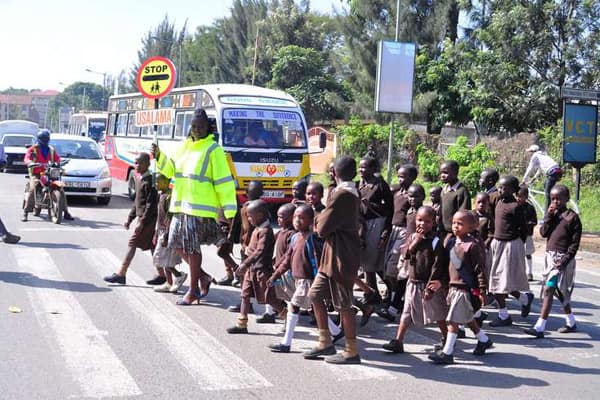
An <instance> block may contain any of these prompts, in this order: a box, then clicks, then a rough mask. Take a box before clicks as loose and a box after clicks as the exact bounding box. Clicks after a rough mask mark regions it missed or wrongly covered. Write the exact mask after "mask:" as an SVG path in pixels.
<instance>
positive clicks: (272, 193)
mask: <svg viewBox="0 0 600 400" xmlns="http://www.w3.org/2000/svg"><path fill="white" fill-rule="evenodd" d="M263 197H267V198H270V199H283V198H284V197H285V192H284V191H283V190H265V191H264V195H263Z"/></svg>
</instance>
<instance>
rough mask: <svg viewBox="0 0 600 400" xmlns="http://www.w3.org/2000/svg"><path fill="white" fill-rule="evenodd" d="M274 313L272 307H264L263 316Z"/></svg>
mask: <svg viewBox="0 0 600 400" xmlns="http://www.w3.org/2000/svg"><path fill="white" fill-rule="evenodd" d="M274 312H275V310H273V307H271V305H269V304H267V305H265V314H273V313H274Z"/></svg>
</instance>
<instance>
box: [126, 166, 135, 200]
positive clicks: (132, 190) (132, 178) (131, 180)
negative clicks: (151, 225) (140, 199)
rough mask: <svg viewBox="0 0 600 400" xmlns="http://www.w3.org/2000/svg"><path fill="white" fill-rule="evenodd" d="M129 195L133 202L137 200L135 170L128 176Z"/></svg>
mask: <svg viewBox="0 0 600 400" xmlns="http://www.w3.org/2000/svg"><path fill="white" fill-rule="evenodd" d="M127 195H128V196H129V198H130V199H131V200H135V172H134V171H133V169H132V170H131V171H129V175H128V176H127Z"/></svg>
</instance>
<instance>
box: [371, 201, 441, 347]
mask: <svg viewBox="0 0 600 400" xmlns="http://www.w3.org/2000/svg"><path fill="white" fill-rule="evenodd" d="M435 217H436V212H435V210H434V209H433V208H432V207H428V206H423V207H420V208H419V210H418V211H417V215H416V225H417V227H416V232H415V233H413V234H412V235H411V237H410V238H408V239H407V243H406V246H405V247H404V249H403V251H404V258H405V259H406V263H407V264H408V284H407V285H406V296H405V301H404V309H403V311H402V316H401V317H400V325H399V326H398V332H397V333H396V338H395V339H392V340H390V341H389V342H388V343H386V344H384V345H383V348H384V349H385V350H388V351H391V352H393V353H403V352H404V345H403V341H404V335H405V334H406V332H407V331H408V328H410V326H411V325H413V324H415V325H417V326H424V325H426V324H429V323H431V322H436V323H437V324H438V326H439V328H440V331H441V333H442V337H446V333H447V328H446V321H445V318H446V315H447V314H448V307H447V306H446V299H445V296H444V293H445V287H446V286H447V284H448V255H447V254H446V251H445V249H444V245H443V243H442V241H441V240H440V238H439V237H438V235H437V234H436V232H435V230H434V229H435Z"/></svg>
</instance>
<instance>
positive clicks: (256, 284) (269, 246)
mask: <svg viewBox="0 0 600 400" xmlns="http://www.w3.org/2000/svg"><path fill="white" fill-rule="evenodd" d="M247 212H248V221H249V222H250V224H251V225H252V226H253V227H254V230H253V231H252V237H251V238H250V243H249V244H248V247H247V248H246V258H245V259H244V261H242V262H241V264H240V266H239V267H238V270H237V271H236V274H238V275H241V274H244V280H243V283H242V293H241V295H242V304H241V307H240V315H239V316H238V319H237V324H236V325H235V326H233V327H231V328H228V329H227V333H248V328H247V327H248V312H249V309H250V298H251V297H254V298H256V301H257V302H258V303H259V304H265V303H267V304H270V305H271V307H273V309H274V310H275V311H276V312H277V313H279V312H280V311H281V308H282V307H281V303H280V302H279V301H278V300H277V298H276V297H275V293H274V291H273V290H269V288H268V286H267V280H268V279H269V277H270V276H271V274H272V273H273V249H274V247H275V235H274V234H273V229H272V228H271V225H270V222H269V207H268V206H267V203H265V202H264V201H262V200H254V201H252V202H251V203H250V205H248V207H247Z"/></svg>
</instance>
